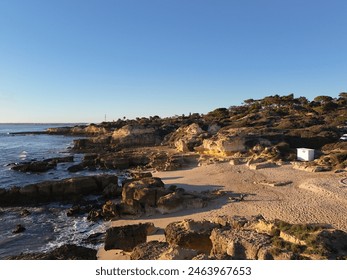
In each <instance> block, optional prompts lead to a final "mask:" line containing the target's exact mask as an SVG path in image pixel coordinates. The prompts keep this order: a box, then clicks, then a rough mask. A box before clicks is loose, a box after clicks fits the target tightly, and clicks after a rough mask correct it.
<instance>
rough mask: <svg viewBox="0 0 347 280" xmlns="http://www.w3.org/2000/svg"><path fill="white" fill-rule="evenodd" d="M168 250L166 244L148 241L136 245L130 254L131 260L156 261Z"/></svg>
mask: <svg viewBox="0 0 347 280" xmlns="http://www.w3.org/2000/svg"><path fill="white" fill-rule="evenodd" d="M168 249H169V244H168V243H167V242H159V241H150V242H147V243H141V244H139V245H137V246H136V247H135V248H134V250H133V251H132V252H131V255H130V259H131V260H158V259H159V258H160V256H161V255H162V254H163V253H164V252H165V251H167V250H168Z"/></svg>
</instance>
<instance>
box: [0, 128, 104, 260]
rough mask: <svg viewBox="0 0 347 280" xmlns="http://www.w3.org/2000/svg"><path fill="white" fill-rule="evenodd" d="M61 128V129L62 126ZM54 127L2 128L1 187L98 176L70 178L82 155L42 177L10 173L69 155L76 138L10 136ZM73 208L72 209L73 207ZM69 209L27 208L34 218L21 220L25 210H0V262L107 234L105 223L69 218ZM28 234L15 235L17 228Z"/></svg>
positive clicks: (0, 141)
mask: <svg viewBox="0 0 347 280" xmlns="http://www.w3.org/2000/svg"><path fill="white" fill-rule="evenodd" d="M60 126H61V125H60ZM48 127H53V126H52V125H4V124H0V187H2V188H8V187H11V186H13V185H17V186H23V185H26V184H29V183H35V182H40V181H45V180H54V179H62V178H67V177H72V176H82V175H92V174H93V175H95V173H93V172H79V173H75V174H70V173H69V172H67V168H68V167H69V166H70V165H72V164H76V163H78V162H80V161H81V159H82V157H83V156H82V155H74V157H75V162H74V163H62V164H58V166H57V168H56V169H54V170H52V171H51V172H50V171H49V172H46V173H43V174H31V173H21V172H16V171H13V170H11V169H10V166H8V164H9V163H14V162H20V161H27V160H31V159H37V160H42V159H46V158H50V157H60V156H66V155H68V154H69V152H68V149H67V148H68V147H69V146H71V145H72V142H73V139H74V138H73V137H65V136H58V135H36V134H32V135H9V134H8V133H9V132H21V131H43V130H45V129H46V128H48ZM70 206H71V205H70ZM68 207H69V205H59V204H58V203H55V204H49V205H46V206H42V207H31V208H27V209H28V210H29V211H30V212H31V215H29V216H26V217H22V216H21V211H22V210H23V208H20V207H12V208H2V209H1V208H0V225H1V226H0V259H4V258H6V257H8V256H11V255H17V254H20V253H25V252H44V251H47V250H50V249H53V248H56V247H58V246H60V245H63V244H66V243H74V244H80V243H81V242H82V240H83V239H85V238H87V237H88V236H89V235H90V234H93V233H96V232H104V231H105V229H106V226H107V225H106V224H105V223H104V222H100V223H94V222H93V223H91V222H88V221H87V220H86V217H85V216H77V217H67V215H66V211H67V208H68ZM18 224H22V225H23V226H25V227H26V229H27V230H26V231H25V232H23V233H20V234H13V233H12V231H13V230H14V228H15V227H16V225H18Z"/></svg>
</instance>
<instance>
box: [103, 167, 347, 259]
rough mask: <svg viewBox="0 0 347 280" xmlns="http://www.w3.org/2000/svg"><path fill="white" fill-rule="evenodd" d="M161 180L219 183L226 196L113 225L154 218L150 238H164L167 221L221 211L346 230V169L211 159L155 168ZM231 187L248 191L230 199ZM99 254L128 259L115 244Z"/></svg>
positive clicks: (193, 185) (191, 187) (185, 184)
mask: <svg viewBox="0 0 347 280" xmlns="http://www.w3.org/2000/svg"><path fill="white" fill-rule="evenodd" d="M153 176H155V177H159V178H161V179H162V180H163V181H164V183H165V184H166V185H167V186H169V185H177V186H178V187H182V188H184V189H186V190H188V191H198V192H200V191H204V190H213V189H221V190H223V191H226V192H228V194H227V195H226V196H225V197H222V198H220V199H218V200H214V201H211V202H210V204H209V205H208V207H206V208H203V209H194V210H186V211H182V212H178V213H174V214H170V215H161V214H157V215H155V216H151V217H143V218H141V219H137V220H119V221H114V222H112V226H122V225H127V224H137V223H145V222H153V223H154V225H155V226H156V227H158V228H160V230H159V231H158V233H157V234H156V235H153V236H149V237H148V241H150V240H159V241H164V240H165V238H164V235H163V229H164V228H165V227H166V226H167V225H168V224H169V223H171V222H175V221H181V220H184V219H195V220H202V219H211V218H213V217H216V216H220V215H230V216H235V215H237V216H252V215H258V214H261V215H263V216H264V217H265V218H266V219H268V220H273V219H281V220H284V221H287V222H290V223H324V224H330V225H332V226H333V227H335V228H337V229H341V230H344V231H347V185H345V184H343V183H342V182H341V180H342V179H344V178H346V177H347V173H338V174H335V173H330V172H329V173H308V172H305V171H301V170H296V169H293V168H292V166H291V165H284V166H281V167H276V168H267V169H260V170H256V171H255V170H250V169H249V168H248V167H247V166H244V165H239V166H231V165H230V164H228V163H219V164H212V165H208V166H201V167H195V168H192V169H188V170H179V171H170V172H156V173H154V174H153ZM263 180H267V181H292V182H293V183H292V184H289V185H286V186H281V187H272V186H267V185H263V184H261V183H259V182H261V181H263ZM233 193H234V194H235V193H247V194H249V195H248V196H247V197H246V199H245V201H242V202H230V200H228V197H229V196H230V195H232V194H233ZM98 258H99V259H104V260H105V259H129V256H128V254H124V253H123V252H120V251H117V250H111V251H108V252H105V251H104V250H103V249H100V250H99V253H98Z"/></svg>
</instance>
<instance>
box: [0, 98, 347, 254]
mask: <svg viewBox="0 0 347 280" xmlns="http://www.w3.org/2000/svg"><path fill="white" fill-rule="evenodd" d="M329 102H330V103H328V101H324V102H323V101H312V102H309V101H308V100H307V99H305V98H294V97H293V96H292V95H289V96H282V97H280V96H270V97H266V98H264V99H262V100H248V101H247V102H246V103H245V105H243V106H234V107H231V108H229V109H226V108H219V109H216V110H214V111H212V112H210V113H208V114H206V115H200V114H191V115H189V116H180V117H172V118H165V119H161V118H159V117H157V116H155V117H150V118H138V119H136V120H118V121H114V122H109V123H107V122H104V123H101V124H90V125H83V126H82V125H79V126H75V127H62V128H52V129H48V130H47V131H45V132H44V133H46V134H51V135H69V136H81V137H83V138H81V139H77V140H75V141H74V147H73V148H72V149H71V153H72V156H68V157H64V158H52V159H45V160H42V161H31V162H24V163H21V164H13V165H12V169H13V171H14V172H29V173H39V172H47V171H49V170H51V171H53V172H54V169H55V168H56V166H57V164H58V163H61V162H73V160H74V157H73V154H74V153H83V155H84V156H83V159H82V161H81V162H80V163H78V164H75V165H72V166H70V167H69V169H68V171H69V172H70V173H77V172H80V171H83V170H89V171H96V170H98V171H110V170H113V171H120V170H122V171H123V172H126V173H127V174H128V179H126V180H119V178H118V177H117V176H116V175H108V174H104V175H95V176H84V177H74V178H70V179H63V180H54V181H45V182H40V183H35V184H30V185H26V186H22V187H13V188H10V189H0V207H3V209H6V207H12V206H25V207H31V206H36V205H40V204H44V203H49V202H54V201H59V202H64V203H73V205H74V206H73V207H72V208H71V209H69V210H68V211H67V215H68V216H69V217H72V218H73V216H75V215H86V216H87V217H88V220H89V221H90V222H93V221H97V220H100V219H101V220H119V219H134V218H139V217H143V216H146V217H148V216H151V215H157V214H161V215H167V214H173V213H179V212H180V211H184V210H189V209H195V211H200V210H199V209H204V208H206V207H207V206H208V205H209V204H211V203H213V201H214V200H218V199H220V198H221V197H225V196H228V198H229V199H230V200H232V201H233V202H241V201H243V200H244V199H245V197H246V196H247V195H248V194H246V193H244V194H243V193H240V194H238V195H231V194H228V193H226V192H223V191H221V190H215V191H211V190H209V191H188V190H186V189H184V188H182V187H179V186H176V185H174V184H173V185H165V184H164V183H163V181H162V180H161V178H157V177H153V175H152V173H153V172H158V171H174V170H181V169H189V168H193V167H196V166H205V165H210V164H217V163H221V162H229V163H230V164H231V165H233V166H238V165H245V166H248V168H249V169H251V170H255V171H256V170H259V169H265V168H273V167H276V166H282V165H286V164H292V165H293V167H294V168H297V169H300V170H304V171H309V172H346V171H347V142H344V141H339V137H340V135H342V134H343V133H345V132H346V131H347V115H346V111H347V100H345V99H344V98H342V97H341V98H339V99H335V100H329ZM327 104H330V105H329V106H330V107H329V106H328V105H327ZM331 104H332V105H331ZM333 107H334V108H333ZM327 108H330V109H329V110H328V109H327ZM331 108H333V109H331ZM327 110H328V111H327ZM40 133H42V132H40ZM302 147H307V148H312V149H315V150H316V151H315V152H316V153H315V160H314V161H310V162H298V161H297V160H296V149H297V148H302ZM153 174H154V173H153ZM283 182H284V181H283ZM283 182H282V183H283ZM263 183H265V184H268V185H269V184H270V185H271V182H267V181H266V182H263ZM275 183H276V182H275ZM277 183H278V182H277ZM286 184H290V182H288V181H286ZM282 185H285V184H282ZM278 186H281V184H280V185H278ZM90 195H94V196H98V197H100V200H99V201H98V202H97V203H96V202H95V201H94V202H93V201H88V199H86V197H87V196H90ZM5 211H6V210H5ZM29 211H30V210H29ZM278 218H279V219H281V217H278ZM225 219H227V220H224V221H223V225H222V224H220V223H218V222H215V221H214V222H211V221H182V222H177V223H176V224H175V225H170V226H168V227H167V228H166V229H165V237H166V240H165V242H159V241H158V242H155V241H153V242H149V243H145V242H146V236H147V234H148V232H147V230H148V229H147V228H145V227H143V226H142V225H139V226H138V227H137V228H135V229H131V228H125V229H113V230H112V233H110V232H107V233H106V237H105V242H106V243H105V244H108V245H105V248H114V249H122V250H124V251H132V253H131V257H130V258H131V259H148V258H151V259H163V258H164V259H306V258H313V259H315V258H328V259H334V258H335V259H336V258H345V257H346V256H347V253H346V252H347V247H346V244H345V243H346V238H347V237H346V233H345V232H342V231H338V230H332V229H330V228H319V229H318V228H315V227H314V228H313V229H312V228H311V226H310V225H302V224H301V225H300V226H296V227H298V228H305V229H307V231H308V232H306V233H305V234H306V235H305V234H304V235H305V236H304V237H303V236H300V238H301V239H300V238H298V236H296V235H295V234H294V235H291V237H288V236H287V235H288V234H289V233H288V229H287V230H282V229H281V226H279V224H281V222H276V221H266V220H265V219H264V218H259V219H255V218H250V219H251V220H247V219H244V220H243V218H242V219H241V220H240V221H242V222H240V223H241V224H242V225H241V224H240V223H239V220H234V218H232V216H230V217H228V218H225ZM254 219H255V220H254ZM259 223H262V225H265V224H266V227H267V229H269V230H262V231H261V232H259V230H258V226H259ZM283 223H284V222H283ZM245 225H246V226H245ZM292 226H293V227H295V226H294V225H287V227H289V228H290V227H292ZM192 227H193V228H199V229H196V230H192V229H191V228H192ZM144 228H145V229H144ZM187 230H188V231H189V233H186V232H185V231H187ZM119 231H121V232H122V234H125V235H126V236H128V235H129V236H130V235H131V236H132V235H134V238H133V240H135V241H136V240H140V241H141V242H140V241H136V242H135V241H134V244H132V245H131V246H130V245H129V246H128V245H127V247H126V249H124V248H123V247H119V246H118V245H114V244H113V245H110V243H116V244H119V241H113V242H111V241H109V239H110V238H111V239H112V240H117V239H118V238H119V236H120V235H121V233H119ZM124 232H125V233H124ZM141 232H142V233H141ZM289 232H290V230H289ZM117 234H118V237H114V235H116V236H117ZM137 234H139V235H140V236H139V237H137ZM175 234H176V235H178V236H176V237H173V235H175ZM289 235H290V234H289ZM110 236H113V237H110ZM179 236H180V237H179ZM284 236H287V237H288V238H287V237H286V238H284ZM307 238H308V239H310V240H309V242H308V240H307ZM336 238H337V239H338V240H339V242H338V243H339V244H342V245H341V246H342V247H339V246H337V244H335V243H334V244H330V243H329V242H333V241H331V240H335V239H336ZM181 239H182V240H181ZM311 239H312V240H311ZM179 240H181V241H179ZM293 240H294V241H293ZM298 240H299V241H298ZM329 240H330V241H329ZM300 242H301V243H300ZM293 244H294V245H293ZM327 244H328V245H327ZM75 245H79V244H75ZM117 246H118V247H117ZM196 246H198V247H196ZM199 246H201V247H199ZM67 248H68V247H67ZM67 248H65V249H64V250H62V251H63V252H65V251H66V252H68V251H69V249H67ZM316 249H317V250H316ZM315 250H316V251H315ZM76 251H78V250H76ZM58 255H59V254H58ZM63 255H64V254H63ZM317 255H319V256H317ZM54 256H56V253H52V254H51V255H46V256H42V255H21V256H18V258H22V259H25V258H29V259H30V258H31V259H35V258H46V257H47V258H54ZM15 258H16V257H15ZM57 258H64V257H61V256H60V255H59V256H58V257H57ZM67 258H68V259H71V258H72V259H73V258H74V257H71V256H68V257H67ZM76 258H78V256H77V255H76Z"/></svg>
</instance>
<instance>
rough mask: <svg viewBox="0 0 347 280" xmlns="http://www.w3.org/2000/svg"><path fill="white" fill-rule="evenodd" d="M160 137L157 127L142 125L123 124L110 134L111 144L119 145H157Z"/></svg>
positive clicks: (160, 140)
mask: <svg viewBox="0 0 347 280" xmlns="http://www.w3.org/2000/svg"><path fill="white" fill-rule="evenodd" d="M161 142H162V137H161V135H160V132H159V131H158V129H157V128H155V127H152V126H142V125H125V126H123V127H122V128H120V129H117V130H115V131H114V132H113V134H112V144H114V145H117V146H119V147H123V148H125V147H131V148H134V147H146V146H157V145H160V143H161Z"/></svg>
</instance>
